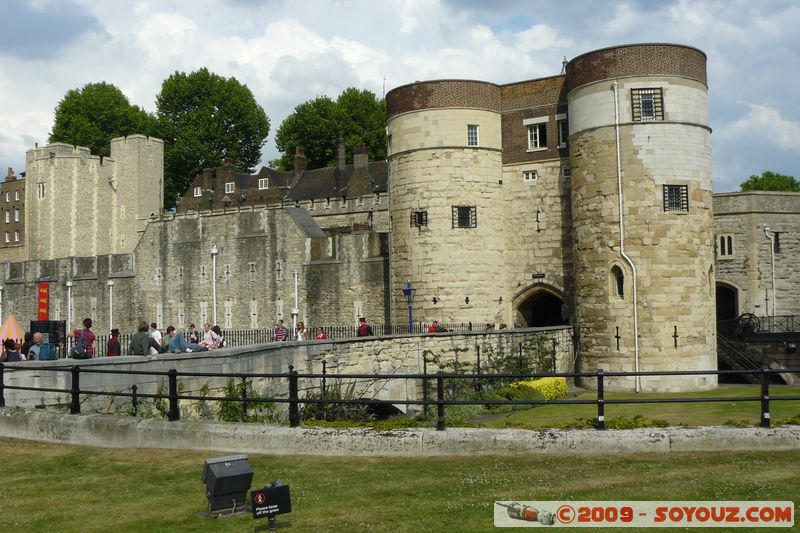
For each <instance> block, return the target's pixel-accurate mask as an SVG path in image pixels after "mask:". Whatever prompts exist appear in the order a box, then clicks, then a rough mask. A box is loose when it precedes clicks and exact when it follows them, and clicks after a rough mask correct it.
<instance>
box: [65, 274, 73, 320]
mask: <svg viewBox="0 0 800 533" xmlns="http://www.w3.org/2000/svg"><path fill="white" fill-rule="evenodd" d="M66 286H67V327H68V328H71V327H72V282H71V281H67V283H66Z"/></svg>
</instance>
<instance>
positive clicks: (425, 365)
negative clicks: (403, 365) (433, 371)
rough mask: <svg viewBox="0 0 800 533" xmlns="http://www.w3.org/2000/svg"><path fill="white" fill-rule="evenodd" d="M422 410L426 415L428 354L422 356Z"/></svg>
mask: <svg viewBox="0 0 800 533" xmlns="http://www.w3.org/2000/svg"><path fill="white" fill-rule="evenodd" d="M422 375H423V378H422V412H423V413H425V416H426V417H427V416H428V356H427V355H423V356H422Z"/></svg>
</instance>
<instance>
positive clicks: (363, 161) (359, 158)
mask: <svg viewBox="0 0 800 533" xmlns="http://www.w3.org/2000/svg"><path fill="white" fill-rule="evenodd" d="M368 162H369V156H368V155H367V146H366V145H364V144H359V145H358V146H356V148H355V150H353V166H354V167H355V168H367V163H368Z"/></svg>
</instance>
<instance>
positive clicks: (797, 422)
mask: <svg viewBox="0 0 800 533" xmlns="http://www.w3.org/2000/svg"><path fill="white" fill-rule="evenodd" d="M775 425H777V426H788V425H791V426H800V414H798V415H794V416H790V417H787V418H781V419H780V420H778V421H777V422H776V423H775Z"/></svg>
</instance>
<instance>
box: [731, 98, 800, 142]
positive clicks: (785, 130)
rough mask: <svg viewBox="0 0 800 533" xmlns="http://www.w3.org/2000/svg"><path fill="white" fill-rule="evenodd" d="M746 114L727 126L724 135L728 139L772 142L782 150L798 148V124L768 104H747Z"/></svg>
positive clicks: (799, 127)
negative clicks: (754, 138)
mask: <svg viewBox="0 0 800 533" xmlns="http://www.w3.org/2000/svg"><path fill="white" fill-rule="evenodd" d="M749 108H750V109H749V111H748V112H747V114H746V115H745V116H743V117H741V118H739V119H737V120H736V121H734V122H733V123H732V124H731V125H730V126H729V127H727V128H725V130H724V136H725V137H726V138H729V139H752V138H753V137H756V136H757V137H758V138H759V139H760V141H761V142H764V143H769V144H774V145H777V146H779V147H780V148H782V149H784V150H800V124H798V123H797V122H794V121H791V120H787V119H785V118H783V117H782V116H781V114H780V112H779V111H778V110H777V109H775V108H774V107H771V106H769V105H764V104H749Z"/></svg>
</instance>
